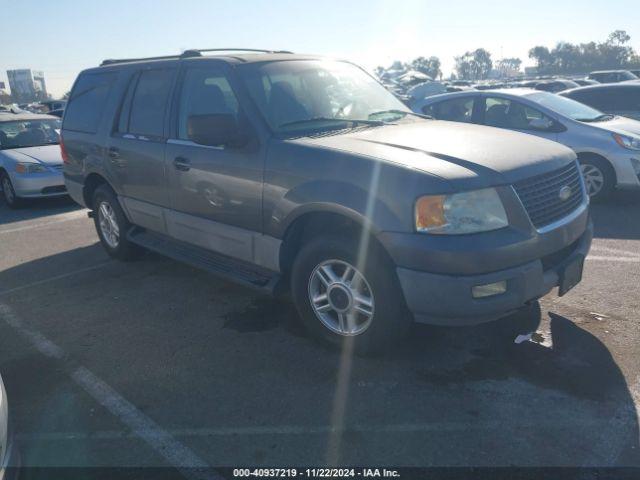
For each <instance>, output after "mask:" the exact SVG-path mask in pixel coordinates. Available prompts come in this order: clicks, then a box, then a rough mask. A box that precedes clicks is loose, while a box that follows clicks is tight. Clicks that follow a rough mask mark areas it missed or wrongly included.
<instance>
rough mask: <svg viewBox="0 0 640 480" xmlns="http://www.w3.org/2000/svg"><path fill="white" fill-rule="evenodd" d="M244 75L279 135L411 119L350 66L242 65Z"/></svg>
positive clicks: (321, 63) (306, 63) (401, 106)
mask: <svg viewBox="0 0 640 480" xmlns="http://www.w3.org/2000/svg"><path fill="white" fill-rule="evenodd" d="M239 71H240V75H241V77H242V78H243V80H244V83H245V85H246V86H247V88H248V90H249V94H250V95H251V97H252V99H253V100H254V102H255V103H256V105H257V106H258V108H259V109H260V111H261V113H262V115H263V116H264V118H265V119H266V121H267V123H268V124H269V126H270V127H271V128H272V129H273V130H274V131H275V132H281V133H283V132H284V133H286V132H299V131H300V130H308V129H320V130H322V129H330V128H337V127H339V128H343V127H344V126H359V125H369V126H371V125H379V124H382V122H389V121H395V120H398V119H400V118H403V117H406V116H408V115H409V114H410V113H411V112H410V111H409V110H408V109H407V108H406V107H405V106H404V104H403V103H402V102H400V100H398V99H397V98H396V97H394V96H393V95H392V94H391V93H390V92H389V91H388V90H386V89H385V88H384V87H383V86H382V85H380V83H378V82H377V81H376V80H375V79H373V78H372V77H371V76H369V75H368V74H367V73H365V72H364V71H363V70H361V69H360V68H358V67H356V66H354V65H352V64H350V63H346V62H337V61H316V60H302V61H300V60H298V61H282V62H271V63H265V64H248V65H242V66H240V67H239ZM373 121H377V122H373Z"/></svg>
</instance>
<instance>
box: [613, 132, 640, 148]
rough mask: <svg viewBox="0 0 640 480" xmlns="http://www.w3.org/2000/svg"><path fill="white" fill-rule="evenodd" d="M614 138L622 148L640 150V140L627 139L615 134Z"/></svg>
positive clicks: (624, 136)
mask: <svg viewBox="0 0 640 480" xmlns="http://www.w3.org/2000/svg"><path fill="white" fill-rule="evenodd" d="M613 138H614V140H615V141H616V143H617V144H618V145H620V146H621V147H622V148H626V149H629V150H640V138H634V137H627V136H626V135H618V134H617V133H614V134H613Z"/></svg>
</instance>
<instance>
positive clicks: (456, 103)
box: [422, 97, 473, 123]
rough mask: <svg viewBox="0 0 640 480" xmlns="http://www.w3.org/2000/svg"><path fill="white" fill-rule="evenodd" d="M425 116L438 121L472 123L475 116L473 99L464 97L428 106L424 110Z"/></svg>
mask: <svg viewBox="0 0 640 480" xmlns="http://www.w3.org/2000/svg"><path fill="white" fill-rule="evenodd" d="M422 111H423V113H424V114H425V115H430V116H432V117H434V118H437V119H438V120H448V121H451V122H465V123H470V122H471V118H472V116H473V98H472V97H464V98H456V99H453V100H445V101H444V102H440V103H436V104H433V105H427V106H426V107H424V108H423V109H422Z"/></svg>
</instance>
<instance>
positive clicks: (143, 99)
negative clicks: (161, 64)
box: [118, 69, 175, 138]
mask: <svg viewBox="0 0 640 480" xmlns="http://www.w3.org/2000/svg"><path fill="white" fill-rule="evenodd" d="M174 74H175V69H158V70H145V71H143V72H141V73H140V76H139V78H138V80H137V84H136V86H135V92H134V93H133V98H132V99H131V104H130V105H131V106H130V107H128V106H127V105H126V100H125V108H123V110H122V114H128V122H127V121H126V120H127V119H124V118H122V117H121V119H120V120H119V122H118V125H119V128H118V130H119V131H121V132H122V133H124V131H123V130H124V129H125V128H126V133H130V134H133V135H142V136H146V137H155V138H161V137H162V136H163V130H164V128H163V127H164V113H165V111H166V107H167V100H168V98H169V92H170V91H171V84H172V82H173V76H174Z"/></svg>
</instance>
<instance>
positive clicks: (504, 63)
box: [497, 57, 522, 76]
mask: <svg viewBox="0 0 640 480" xmlns="http://www.w3.org/2000/svg"><path fill="white" fill-rule="evenodd" d="M521 65H522V60H520V59H519V58H515V57H512V58H502V59H500V60H498V62H497V67H498V70H500V73H502V75H503V76H508V75H514V74H517V73H519V72H520V66H521Z"/></svg>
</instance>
